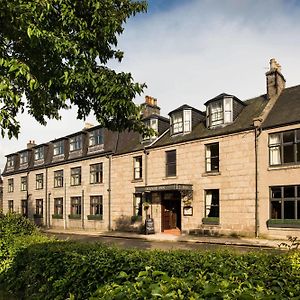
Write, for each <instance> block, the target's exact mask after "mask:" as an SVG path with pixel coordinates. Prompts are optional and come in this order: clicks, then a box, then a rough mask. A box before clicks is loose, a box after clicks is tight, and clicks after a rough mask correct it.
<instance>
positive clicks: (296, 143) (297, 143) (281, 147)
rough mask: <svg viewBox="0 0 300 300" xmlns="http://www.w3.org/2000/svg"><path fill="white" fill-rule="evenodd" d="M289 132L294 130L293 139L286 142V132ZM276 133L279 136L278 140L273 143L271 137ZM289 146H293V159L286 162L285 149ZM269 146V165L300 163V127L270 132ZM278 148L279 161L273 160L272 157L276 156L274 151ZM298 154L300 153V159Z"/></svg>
mask: <svg viewBox="0 0 300 300" xmlns="http://www.w3.org/2000/svg"><path fill="white" fill-rule="evenodd" d="M289 132H293V141H289V142H284V134H288V133H289ZM298 132H299V133H298ZM276 135H277V136H278V137H279V139H278V142H276V143H275V142H273V143H271V138H272V137H273V136H276ZM298 135H299V139H298ZM288 146H293V161H289V162H284V158H285V149H286V147H288ZM268 148H269V166H270V167H274V166H286V165H295V164H300V155H299V154H298V148H299V151H300V129H299V128H295V129H291V130H285V131H280V132H273V133H269V135H268ZM276 148H277V149H278V154H277V159H278V158H279V160H280V162H279V163H273V162H272V158H273V156H274V154H273V152H275V149H276ZM275 153H276V152H275ZM298 155H299V160H298V157H297V156H298Z"/></svg>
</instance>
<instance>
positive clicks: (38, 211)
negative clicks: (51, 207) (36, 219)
mask: <svg viewBox="0 0 300 300" xmlns="http://www.w3.org/2000/svg"><path fill="white" fill-rule="evenodd" d="M43 202H44V201H43V199H36V200H35V215H36V216H40V217H42V216H43V213H44V206H43V204H44V203H43Z"/></svg>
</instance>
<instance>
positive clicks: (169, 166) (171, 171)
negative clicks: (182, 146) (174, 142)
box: [166, 150, 176, 177]
mask: <svg viewBox="0 0 300 300" xmlns="http://www.w3.org/2000/svg"><path fill="white" fill-rule="evenodd" d="M171 176H176V150H171V151H166V177H171Z"/></svg>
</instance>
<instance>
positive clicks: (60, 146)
mask: <svg viewBox="0 0 300 300" xmlns="http://www.w3.org/2000/svg"><path fill="white" fill-rule="evenodd" d="M63 154H64V141H63V140H62V141H58V142H55V143H54V144H53V155H54V156H57V155H63Z"/></svg>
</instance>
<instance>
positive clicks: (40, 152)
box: [34, 146, 45, 161]
mask: <svg viewBox="0 0 300 300" xmlns="http://www.w3.org/2000/svg"><path fill="white" fill-rule="evenodd" d="M44 152H45V151H44V147H43V146H41V147H38V148H35V149H34V161H38V160H44V157H45V153H44Z"/></svg>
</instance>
